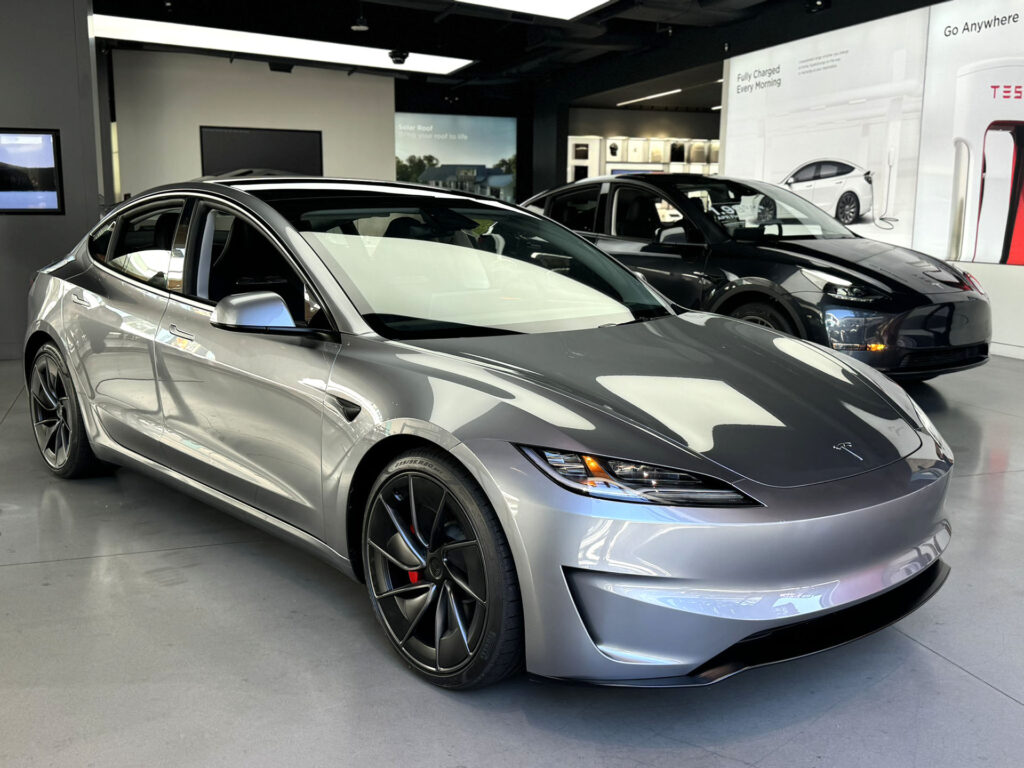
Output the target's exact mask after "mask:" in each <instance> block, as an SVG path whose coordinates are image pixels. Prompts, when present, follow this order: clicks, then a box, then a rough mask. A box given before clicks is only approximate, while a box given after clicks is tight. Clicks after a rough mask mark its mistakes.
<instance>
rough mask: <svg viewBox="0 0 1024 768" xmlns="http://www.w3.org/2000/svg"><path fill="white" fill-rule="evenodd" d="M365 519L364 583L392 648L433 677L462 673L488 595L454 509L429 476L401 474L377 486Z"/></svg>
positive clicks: (468, 529)
mask: <svg viewBox="0 0 1024 768" xmlns="http://www.w3.org/2000/svg"><path fill="white" fill-rule="evenodd" d="M368 515H369V519H368V521H367V527H366V541H365V552H364V555H365V562H366V564H367V580H368V582H369V584H370V587H371V595H372V597H373V601H374V603H375V604H376V608H377V611H378V613H379V614H380V616H381V618H382V620H383V623H384V626H385V628H386V630H387V632H388V634H389V635H390V637H391V640H392V642H393V643H394V645H395V647H396V648H397V649H398V650H399V652H400V653H401V654H402V655H403V656H404V657H405V658H406V659H407V660H408V661H409V662H410V663H412V664H413V665H415V666H417V667H420V668H421V669H424V670H425V671H428V672H431V673H434V674H448V673H454V672H457V671H458V670H460V669H462V668H464V667H465V666H466V665H467V664H469V663H470V662H471V661H472V660H473V658H474V657H475V656H476V654H477V652H478V650H479V649H480V645H481V642H482V640H483V637H484V627H485V626H486V620H487V597H488V596H487V573H486V567H485V562H484V558H483V554H482V551H481V549H480V544H479V542H478V541H477V539H476V535H475V533H474V531H473V528H472V525H471V524H470V522H469V518H468V517H467V515H466V513H465V511H464V510H463V508H462V506H461V504H460V503H459V501H458V500H457V499H456V498H455V496H454V495H453V494H452V493H451V492H450V491H449V490H448V489H447V488H446V487H445V486H444V485H443V484H442V483H440V482H439V481H438V480H436V479H435V478H433V477H430V476H429V475H426V474H424V473H422V472H401V473H398V474H396V475H394V476H392V477H391V478H389V479H388V480H387V482H385V483H384V484H383V485H382V486H381V487H380V489H379V491H378V492H377V495H376V496H375V497H374V498H373V500H372V502H371V504H370V508H369V511H368Z"/></svg>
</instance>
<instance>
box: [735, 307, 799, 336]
mask: <svg viewBox="0 0 1024 768" xmlns="http://www.w3.org/2000/svg"><path fill="white" fill-rule="evenodd" d="M729 316H730V317H735V318H736V319H737V320H743V321H744V322H747V323H753V324H754V325H760V326H761V327H763V328H771V329H772V330H773V331H780V332H782V333H788V334H789V335H790V336H795V335H796V333H795V332H794V330H793V325H792V323H790V322H789V320H788V319H786V316H785V315H783V314H782V312H781V311H779V310H778V309H776V308H775V307H773V306H772V305H771V304H765V303H763V302H759V301H757V302H751V303H749V304H743V305H742V306H739V307H736V309H734V310H732V311H731V312H730V313H729Z"/></svg>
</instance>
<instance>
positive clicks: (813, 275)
mask: <svg viewBox="0 0 1024 768" xmlns="http://www.w3.org/2000/svg"><path fill="white" fill-rule="evenodd" d="M801 271H802V272H803V274H804V277H806V278H807V279H808V280H810V281H811V282H812V283H813V284H814V285H815V286H816V287H817V288H818V290H819V291H821V292H822V293H824V294H825V295H826V296H830V297H832V298H833V299H839V300H840V301H850V302H853V303H855V304H869V303H871V302H872V301H878V300H880V299H884V298H885V294H884V293H882V292H881V291H878V290H875V289H874V288H871V287H869V286H866V285H861V284H860V283H854V282H853V281H851V280H847V279H846V278H845V277H839V275H830V274H829V273H828V272H819V271H818V270H816V269H804V270H801Z"/></svg>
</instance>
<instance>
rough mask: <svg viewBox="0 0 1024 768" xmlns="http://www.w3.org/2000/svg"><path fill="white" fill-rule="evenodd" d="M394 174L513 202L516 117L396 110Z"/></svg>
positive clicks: (403, 179) (415, 182)
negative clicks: (433, 113) (435, 113)
mask: <svg viewBox="0 0 1024 768" xmlns="http://www.w3.org/2000/svg"><path fill="white" fill-rule="evenodd" d="M395 178H396V179H397V180H398V181H408V182H412V183H414V184H428V185H430V186H432V187H444V188H446V189H456V190H459V191H462V192H474V193H476V194H480V195H490V196H491V197H497V198H499V199H501V200H505V201H508V202H513V201H514V200H515V189H516V120H515V118H514V117H481V116H471V115H430V114H420V113H414V112H397V113H395Z"/></svg>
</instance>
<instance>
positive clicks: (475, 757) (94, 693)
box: [0, 358, 1024, 768]
mask: <svg viewBox="0 0 1024 768" xmlns="http://www.w3.org/2000/svg"><path fill="white" fill-rule="evenodd" d="M1022 383H1024V361H1018V360H1011V359H1008V358H995V359H993V360H992V361H991V363H990V364H989V365H987V366H985V367H983V368H981V369H977V370H974V371H970V372H966V373H962V374H957V375H954V376H947V377H944V378H941V379H938V380H936V381H934V382H932V383H930V384H925V385H917V386H915V387H913V388H911V392H912V393H913V395H914V396H915V397H916V398H917V399H918V401H919V402H920V403H921V405H922V406H923V407H924V408H925V410H926V411H928V412H929V414H931V416H932V418H933V420H934V421H935V423H936V424H937V425H938V426H939V428H940V429H941V430H942V432H943V433H944V434H945V436H946V438H947V439H948V440H949V442H950V443H951V444H952V446H953V448H954V450H955V452H956V455H957V459H958V463H957V466H956V476H955V477H954V479H953V483H952V486H951V491H950V495H949V501H948V509H949V512H950V515H951V518H952V522H953V528H954V537H953V542H952V544H951V546H950V549H949V551H948V555H947V562H948V563H949V564H950V565H951V566H952V567H953V571H952V574H951V576H950V578H949V581H948V582H947V584H946V586H945V588H944V589H943V590H942V591H941V592H940V593H939V594H938V596H937V597H935V599H934V600H932V602H931V603H929V604H928V605H927V606H926V607H924V608H923V609H922V610H920V611H919V612H918V613H916V614H914V615H913V616H911V617H909V618H907V619H905V620H904V621H902V622H900V623H899V624H898V625H897V626H896V627H894V628H890V629H887V630H885V631H883V632H881V633H879V634H877V635H875V636H873V637H870V638H868V639H866V640H862V641H859V642H857V643H855V644H853V645H851V646H848V647H846V648H841V649H838V650H834V651H831V652H828V653H825V654H821V655H818V656H815V657H811V658H807V659H802V660H799V661H795V662H791V663H788V664H784V665H779V666H775V667H770V668H765V669H760V670H754V671H751V672H747V673H745V674H743V675H740V676H738V677H735V678H732V679H729V680H726V681H724V682H722V683H720V684H718V685H715V686H712V687H710V688H705V689H683V690H679V689H677V690H623V689H610V688H608V689H600V688H590V687H585V686H568V685H559V684H552V683H542V682H533V681H530V680H528V679H526V678H520V679H516V680H512V681H510V682H507V683H504V684H501V685H499V686H497V687H493V688H490V689H487V690H483V691H477V692H471V693H463V694H456V693H448V692H445V691H441V690H438V689H435V688H433V687H431V686H429V685H427V684H424V683H421V682H419V681H418V680H417V679H416V678H414V677H413V676H412V675H411V674H410V673H408V672H407V671H405V670H404V669H403V668H402V667H401V666H400V665H399V663H398V662H397V660H396V658H395V657H394V656H393V654H392V652H391V650H390V649H389V648H388V647H387V645H386V643H385V642H384V641H383V638H382V637H381V635H380V633H379V630H378V628H377V626H376V625H375V623H374V620H373V618H372V616H371V614H370V611H369V607H368V604H367V600H366V595H365V593H364V591H363V587H362V585H359V584H356V583H354V582H350V581H348V580H346V579H345V578H343V577H341V576H339V575H338V574H337V573H336V572H334V571H332V570H331V569H330V568H329V567H327V566H326V565H323V564H322V563H320V562H319V561H317V560H315V559H313V558H312V557H309V556H307V555H305V554H303V553H302V552H300V551H299V550H297V549H294V548H291V547H289V546H287V545H285V544H282V543H278V542H277V541H275V540H274V539H271V538H270V537H268V536H265V535H263V534H262V533H260V532H258V531H257V530H255V529H254V528H251V527H249V526H247V525H245V524H243V523H240V522H237V521H236V520H234V519H233V518H231V517H228V516H226V515H224V514H221V513H220V512H217V511H215V510H213V509H210V508H208V507H206V506H204V505H202V504H199V503H196V502H194V501H192V500H190V499H189V498H187V497H185V496H182V495H180V494H178V493H176V492H174V491H171V490H169V489H167V488H165V487H163V486H161V485H159V484H157V483H155V482H153V481H151V480H148V479H146V478H144V477H142V476H140V475H137V474H135V473H134V472H129V471H124V470H122V471H119V472H118V473H117V474H116V475H114V476H113V477H108V478H102V479H97V480H90V481H77V482H73V481H72V482H69V481H61V480H57V479H54V478H52V477H51V476H50V475H49V474H48V473H47V472H46V471H45V470H44V468H43V464H42V461H41V460H40V458H39V457H38V455H37V453H36V449H35V445H34V444H33V441H32V438H31V435H30V430H29V428H28V423H27V418H28V417H27V412H26V401H25V394H24V390H23V388H22V386H21V381H20V377H19V365H18V363H15V362H4V363H0V419H2V420H0V617H2V618H0V765H5V766H8V765H9V766H22V765H43V764H46V765H51V764H53V765H73V766H79V765H87V764H88V765H104V766H121V765H204V766H205V765H246V766H264V765H265V766H280V765H373V766H389V765H396V766H397V765H402V766H409V765H416V766H431V767H433V766H467V767H468V766H484V765H487V766H506V765H510V766H547V765H552V766H559V767H560V768H568V767H569V766H588V768H589V767H592V766H634V765H644V766H648V765H652V766H660V765H665V766H702V767H704V766H712V767H714V766H739V765H757V766H784V767H785V768H794V767H799V766H829V767H832V766H870V768H880V767H881V766H901V767H902V766H912V765H913V766H918V765H919V766H929V768H931V767H933V766H956V767H957V768H963V767H964V766H979V765H985V766H989V767H990V768H995V767H996V766H1019V765H1021V759H1022V758H1021V755H1022V754H1024V644H1022V641H1021V638H1022V637H1024V565H1022V563H1024V405H1022V401H1021V398H1022V390H1021V385H1022Z"/></svg>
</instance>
